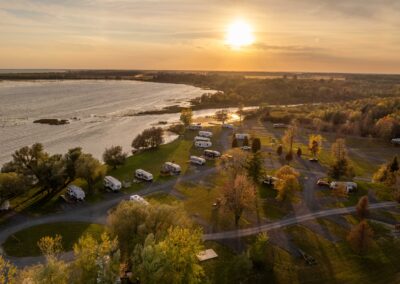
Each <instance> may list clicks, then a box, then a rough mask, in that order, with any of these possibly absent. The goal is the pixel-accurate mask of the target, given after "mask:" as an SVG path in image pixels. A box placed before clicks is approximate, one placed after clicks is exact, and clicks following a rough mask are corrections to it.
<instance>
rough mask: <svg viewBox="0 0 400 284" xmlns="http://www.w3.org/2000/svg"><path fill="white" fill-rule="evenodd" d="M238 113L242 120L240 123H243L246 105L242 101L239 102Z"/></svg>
mask: <svg viewBox="0 0 400 284" xmlns="http://www.w3.org/2000/svg"><path fill="white" fill-rule="evenodd" d="M237 113H238V115H239V122H240V124H242V119H243V115H244V105H243V104H242V103H240V104H239V107H238V111H237Z"/></svg>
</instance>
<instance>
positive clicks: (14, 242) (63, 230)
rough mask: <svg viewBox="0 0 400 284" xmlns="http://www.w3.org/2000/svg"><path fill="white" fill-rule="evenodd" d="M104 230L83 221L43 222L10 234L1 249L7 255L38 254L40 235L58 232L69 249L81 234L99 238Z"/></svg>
mask: <svg viewBox="0 0 400 284" xmlns="http://www.w3.org/2000/svg"><path fill="white" fill-rule="evenodd" d="M104 231H105V227H104V226H102V225H98V224H90V223H83V222H64V223H62V222H61V223H50V224H43V225H38V226H33V227H30V228H27V229H25V230H22V231H19V232H17V233H15V234H14V235H11V236H10V237H8V238H7V240H6V241H5V242H4V244H3V249H4V251H5V253H6V254H7V255H9V256H15V257H24V256H38V255H41V252H40V250H39V248H38V246H37V242H38V241H39V240H40V239H41V238H42V237H45V236H53V237H54V236H55V235H57V234H58V235H60V236H61V237H62V244H63V248H64V250H65V251H70V250H72V247H73V245H74V243H76V242H77V241H78V239H79V238H80V237H81V236H82V235H83V234H91V235H93V236H94V237H95V238H98V239H99V238H100V235H101V234H102V233H103V232H104Z"/></svg>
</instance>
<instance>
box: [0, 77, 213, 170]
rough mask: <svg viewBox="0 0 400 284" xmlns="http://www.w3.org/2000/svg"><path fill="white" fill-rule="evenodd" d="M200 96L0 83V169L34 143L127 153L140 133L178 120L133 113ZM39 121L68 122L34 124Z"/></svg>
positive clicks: (172, 89) (152, 86) (95, 84)
mask: <svg viewBox="0 0 400 284" xmlns="http://www.w3.org/2000/svg"><path fill="white" fill-rule="evenodd" d="M204 92H206V91H204V90H201V89H199V88H195V87H192V86H186V85H177V84H160V83H148V82H137V81H105V80H97V81H91V80H90V81H89V80H87V81H86V80H83V81H81V80H79V81H25V82H12V81H4V82H0V164H2V163H4V162H7V161H9V160H10V158H11V154H12V153H13V152H14V151H15V150H17V149H19V148H21V147H23V146H26V145H31V144H33V143H35V142H41V143H43V144H44V145H45V148H46V149H47V150H48V151H49V152H51V153H64V152H65V151H66V150H67V149H69V148H71V147H75V146H81V147H83V149H84V151H87V152H90V153H92V154H94V155H95V156H96V157H98V158H100V157H101V155H102V153H103V151H104V149H105V148H106V147H109V146H111V145H121V146H123V148H124V149H125V150H126V151H130V144H131V141H132V139H133V138H134V137H135V136H136V135H137V134H138V133H140V132H141V131H142V130H143V129H145V128H148V127H150V126H151V125H153V124H155V123H157V122H158V121H160V120H167V121H173V120H177V119H178V115H177V114H166V115H148V116H132V114H134V113H135V112H138V111H144V110H153V109H159V108H162V107H164V106H168V105H175V104H185V103H187V101H188V100H189V99H191V98H194V97H198V96H200V95H202V94H203V93H204ZM207 92H210V91H207ZM40 118H58V119H69V120H70V121H71V123H70V124H68V125H58V126H51V125H42V124H34V123H33V121H34V120H36V119H40Z"/></svg>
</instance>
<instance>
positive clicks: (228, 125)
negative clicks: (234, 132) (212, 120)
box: [221, 123, 234, 129]
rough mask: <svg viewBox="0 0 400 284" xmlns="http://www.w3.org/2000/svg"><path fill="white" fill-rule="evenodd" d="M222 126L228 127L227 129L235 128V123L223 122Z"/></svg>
mask: <svg viewBox="0 0 400 284" xmlns="http://www.w3.org/2000/svg"><path fill="white" fill-rule="evenodd" d="M221 126H222V128H226V129H233V128H234V127H233V124H225V123H224V124H222V125H221Z"/></svg>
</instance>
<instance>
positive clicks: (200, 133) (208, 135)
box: [199, 131, 212, 138]
mask: <svg viewBox="0 0 400 284" xmlns="http://www.w3.org/2000/svg"><path fill="white" fill-rule="evenodd" d="M199 136H201V137H207V138H211V137H212V132H210V131H199Z"/></svg>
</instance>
